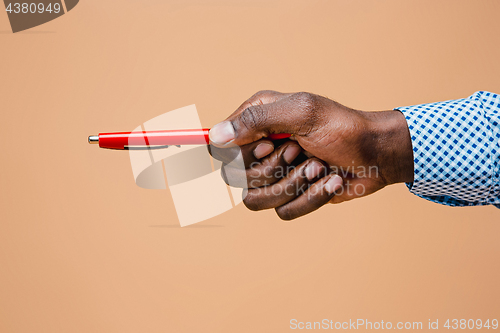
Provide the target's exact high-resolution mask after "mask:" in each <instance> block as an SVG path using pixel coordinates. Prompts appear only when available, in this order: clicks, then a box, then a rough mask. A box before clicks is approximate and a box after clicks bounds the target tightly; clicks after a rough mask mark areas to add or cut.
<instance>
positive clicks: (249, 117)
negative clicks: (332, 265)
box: [210, 91, 413, 220]
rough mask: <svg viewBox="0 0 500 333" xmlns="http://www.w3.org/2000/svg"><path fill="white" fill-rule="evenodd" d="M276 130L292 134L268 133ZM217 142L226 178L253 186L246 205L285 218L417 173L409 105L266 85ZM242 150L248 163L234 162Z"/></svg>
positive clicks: (215, 133) (213, 135) (221, 129)
mask: <svg viewBox="0 0 500 333" xmlns="http://www.w3.org/2000/svg"><path fill="white" fill-rule="evenodd" d="M272 133H289V134H291V138H290V139H289V140H284V141H283V140H280V141H278V142H273V141H270V140H268V139H266V137H268V136H269V135H270V134H272ZM210 141H211V146H212V147H211V153H212V155H213V156H214V157H215V158H217V159H220V160H222V161H223V162H224V163H225V165H224V166H223V168H222V170H223V177H224V179H225V180H226V182H227V183H228V184H230V185H232V186H234V185H236V186H241V187H244V188H246V190H245V197H244V203H245V205H246V206H247V207H248V208H250V209H252V210H260V209H268V208H275V209H276V212H277V213H278V215H279V216H280V217H281V218H282V219H285V220H290V219H294V218H297V217H299V216H302V215H304V214H307V213H309V212H311V211H313V210H316V209H318V208H319V207H321V206H322V205H324V204H326V203H328V202H331V203H340V202H343V201H346V200H351V199H354V198H357V197H361V196H365V195H368V194H371V193H373V192H375V191H378V190H380V189H381V188H383V187H385V186H387V185H390V184H394V183H399V182H411V181H412V180H413V153H412V145H411V139H410V134H409V131H408V128H407V124H406V121H405V119H404V116H403V114H402V113H401V112H399V111H382V112H365V111H359V110H354V109H350V108H348V107H346V106H343V105H341V104H339V103H337V102H335V101H332V100H330V99H328V98H325V97H321V96H318V95H314V94H310V93H303V92H302V93H288V94H285V93H279V92H275V91H262V92H259V93H257V94H255V95H254V96H252V97H251V98H250V99H248V100H247V101H246V102H244V103H243V104H242V105H241V106H240V107H239V108H238V109H237V110H236V111H235V112H234V113H233V114H232V115H231V116H229V117H228V118H227V119H226V120H225V121H223V122H221V123H219V124H217V125H215V126H214V127H213V128H212V130H211V131H210ZM236 147H237V148H236ZM236 155H238V156H239V157H240V158H243V160H244V166H245V168H244V169H243V168H234V167H232V166H231V163H230V162H231V160H233V159H234V158H236V157H237V156H236Z"/></svg>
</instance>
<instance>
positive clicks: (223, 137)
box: [208, 121, 234, 144]
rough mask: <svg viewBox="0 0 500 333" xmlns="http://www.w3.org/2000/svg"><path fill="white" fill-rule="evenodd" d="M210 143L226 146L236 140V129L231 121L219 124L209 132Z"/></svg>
mask: <svg viewBox="0 0 500 333" xmlns="http://www.w3.org/2000/svg"><path fill="white" fill-rule="evenodd" d="M208 136H209V137H210V141H212V142H214V143H218V144H225V143H228V142H229V141H232V140H234V128H233V125H232V124H231V122H230V121H223V122H222V123H218V124H217V125H215V126H214V127H212V129H211V130H210V132H208Z"/></svg>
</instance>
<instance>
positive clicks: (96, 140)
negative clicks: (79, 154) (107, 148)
mask: <svg viewBox="0 0 500 333" xmlns="http://www.w3.org/2000/svg"><path fill="white" fill-rule="evenodd" d="M89 143H94V144H95V143H99V135H91V136H89Z"/></svg>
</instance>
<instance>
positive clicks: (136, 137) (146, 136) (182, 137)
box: [99, 129, 209, 149]
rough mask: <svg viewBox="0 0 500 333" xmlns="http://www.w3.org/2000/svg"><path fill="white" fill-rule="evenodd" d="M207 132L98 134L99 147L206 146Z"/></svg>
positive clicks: (198, 130) (200, 130) (177, 131)
mask: <svg viewBox="0 0 500 333" xmlns="http://www.w3.org/2000/svg"><path fill="white" fill-rule="evenodd" d="M208 131H209V129H197V130H168V131H147V132H119V133H100V134H99V147H100V148H108V149H127V148H128V147H155V146H171V145H206V144H208V143H209V138H208Z"/></svg>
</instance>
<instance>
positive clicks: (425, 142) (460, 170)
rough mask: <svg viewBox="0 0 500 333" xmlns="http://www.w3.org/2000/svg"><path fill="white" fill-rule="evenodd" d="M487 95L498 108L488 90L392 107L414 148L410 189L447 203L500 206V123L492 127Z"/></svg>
mask: <svg viewBox="0 0 500 333" xmlns="http://www.w3.org/2000/svg"><path fill="white" fill-rule="evenodd" d="M485 94H488V95H487V96H485ZM491 95H493V100H495V101H496V103H498V104H497V105H496V106H497V107H498V109H499V110H500V97H499V96H498V95H495V94H491V93H486V92H476V93H475V94H473V95H472V96H470V97H469V98H465V99H458V100H451V101H446V102H438V103H430V104H421V105H414V106H407V107H400V108H397V109H396V110H399V111H401V112H402V113H403V114H404V116H405V118H406V121H407V123H408V128H409V131H410V135H411V141H412V146H413V160H414V181H413V183H407V184H406V185H407V186H408V188H409V189H410V192H411V193H413V194H415V195H417V196H419V197H421V198H424V199H427V200H431V201H433V202H437V203H440V204H444V205H448V206H475V205H488V204H495V206H497V205H498V204H500V200H499V197H498V194H499V193H500V189H499V187H500V184H499V178H500V177H499V165H498V164H500V163H499V152H500V149H499V139H498V137H500V134H499V132H500V130H499V128H498V123H499V122H498V119H497V122H496V124H497V127H495V126H492V124H491V123H490V121H491V116H492V114H490V113H491V112H490V111H491V110H492V108H491V107H490V108H489V109H488V108H485V107H484V105H483V103H484V102H485V98H488V101H489V100H491V99H492V97H491ZM493 116H495V114H493ZM496 117H498V118H500V116H499V114H498V111H497V113H496ZM497 136H498V137H497ZM497 207H498V206H497Z"/></svg>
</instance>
